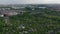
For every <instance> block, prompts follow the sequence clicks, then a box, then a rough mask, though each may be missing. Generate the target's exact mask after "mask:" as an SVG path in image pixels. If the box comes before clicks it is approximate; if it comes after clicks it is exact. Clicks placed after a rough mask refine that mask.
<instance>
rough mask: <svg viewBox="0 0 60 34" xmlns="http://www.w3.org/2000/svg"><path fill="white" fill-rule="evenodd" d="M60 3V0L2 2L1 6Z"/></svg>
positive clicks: (3, 0) (8, 0)
mask: <svg viewBox="0 0 60 34" xmlns="http://www.w3.org/2000/svg"><path fill="white" fill-rule="evenodd" d="M49 3H60V0H0V4H49Z"/></svg>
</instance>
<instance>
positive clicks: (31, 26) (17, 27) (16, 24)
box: [0, 9, 60, 34]
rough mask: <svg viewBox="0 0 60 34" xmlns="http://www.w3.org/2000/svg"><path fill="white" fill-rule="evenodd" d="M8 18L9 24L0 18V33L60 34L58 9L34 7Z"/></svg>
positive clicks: (59, 13)
mask: <svg viewBox="0 0 60 34" xmlns="http://www.w3.org/2000/svg"><path fill="white" fill-rule="evenodd" d="M29 11H30V10H29ZM32 12H33V13H32ZM36 12H39V13H37V14H36ZM34 13H35V14H34ZM9 18H10V24H9V25H7V24H5V23H4V21H3V19H2V18H0V29H1V30H0V33H1V34H54V33H55V34H60V12H58V11H51V10H48V9H35V10H31V12H28V11H27V12H25V13H24V14H19V15H15V16H10V17H9ZM3 25H4V26H3Z"/></svg>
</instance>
